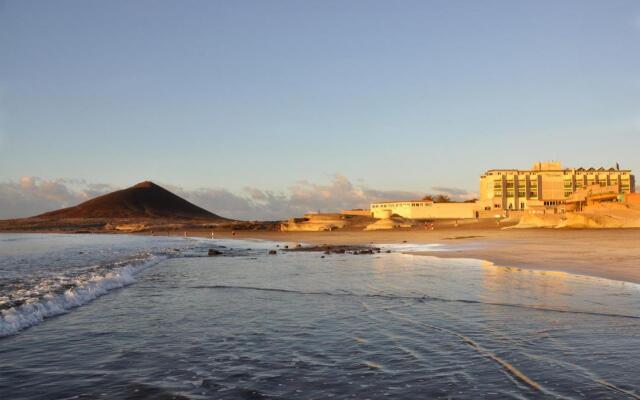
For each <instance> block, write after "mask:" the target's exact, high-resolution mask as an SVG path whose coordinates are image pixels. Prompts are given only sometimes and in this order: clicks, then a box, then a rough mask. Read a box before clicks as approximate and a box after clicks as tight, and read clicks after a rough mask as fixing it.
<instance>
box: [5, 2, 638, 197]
mask: <svg viewBox="0 0 640 400" xmlns="http://www.w3.org/2000/svg"><path fill="white" fill-rule="evenodd" d="M638 148H640V3H639V2H637V1H561V2H558V1H526V2H525V1H470V0H469V1H399V2H389V1H348V2H345V1H226V2H223V1H134V2H131V1H115V0H110V1H64V0H62V1H28V0H26V1H25V0H20V1H18V0H15V1H1V0H0V182H4V183H6V184H14V185H15V184H17V183H19V182H20V179H21V177H25V176H27V177H38V178H39V179H41V180H43V181H47V182H53V181H62V180H64V181H65V182H67V181H69V180H84V181H85V182H89V183H91V184H101V185H112V186H114V187H124V186H128V185H131V184H134V183H136V182H138V181H142V180H146V179H150V180H154V181H157V182H160V183H164V184H168V185H176V186H179V187H181V188H184V190H192V191H193V190H200V189H203V188H216V189H225V190H228V191H230V192H232V193H235V194H238V193H241V192H242V193H244V192H246V188H247V187H249V188H258V189H260V190H271V191H276V192H282V193H285V195H286V194H287V193H289V191H290V190H291V187H292V185H297V184H298V183H297V182H299V181H301V180H306V181H307V182H310V183H311V185H331V184H332V182H334V180H335V174H340V176H344V177H347V178H348V179H349V180H350V181H351V182H352V183H353V184H355V185H357V186H359V187H366V188H375V189H376V190H383V191H407V192H429V191H432V188H433V187H450V188H458V189H461V190H468V191H476V190H477V184H478V176H479V175H480V174H481V173H482V172H483V171H484V170H486V169H488V168H500V167H504V168H507V167H520V168H525V167H528V166H530V164H532V163H533V162H534V161H537V160H547V159H559V160H561V161H563V162H564V164H567V165H569V166H581V165H585V166H590V165H594V166H600V165H605V166H609V165H612V164H614V163H615V162H620V164H621V165H622V166H624V167H628V168H632V169H634V170H636V171H640V161H639V160H638ZM1 199H2V194H1V193H0V202H1V201H2V200H1Z"/></svg>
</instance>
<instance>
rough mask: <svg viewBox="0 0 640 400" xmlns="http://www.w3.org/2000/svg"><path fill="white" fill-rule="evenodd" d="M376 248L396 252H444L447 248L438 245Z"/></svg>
mask: <svg viewBox="0 0 640 400" xmlns="http://www.w3.org/2000/svg"><path fill="white" fill-rule="evenodd" d="M376 246H378V247H380V248H382V249H385V250H392V251H397V252H407V253H409V252H418V251H444V250H447V247H446V246H444V245H442V244H439V243H381V244H377V245H376Z"/></svg>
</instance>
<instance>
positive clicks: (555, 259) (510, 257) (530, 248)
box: [175, 226, 640, 283]
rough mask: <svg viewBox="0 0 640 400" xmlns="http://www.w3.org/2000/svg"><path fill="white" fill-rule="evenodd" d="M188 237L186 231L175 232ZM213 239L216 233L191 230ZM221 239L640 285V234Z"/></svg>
mask: <svg viewBox="0 0 640 400" xmlns="http://www.w3.org/2000/svg"><path fill="white" fill-rule="evenodd" d="M175 234H176V235H178V234H183V233H182V232H180V233H178V232H176V233H175ZM187 234H188V235H190V236H199V237H211V231H190V232H187ZM214 236H215V237H219V238H231V237H233V238H237V239H249V238H253V239H263V240H272V241H280V242H293V243H304V244H328V245H366V244H374V245H377V244H392V243H396V244H397V243H403V242H406V243H411V244H437V245H440V246H434V247H433V248H432V249H433V250H431V248H430V250H429V251H420V250H416V251H413V253H415V254H421V255H426V256H435V257H441V258H473V259H480V260H486V261H490V262H492V263H494V264H496V265H499V266H508V267H518V268H527V269H536V270H546V271H563V272H569V273H572V274H580V275H589V276H596V277H601V278H607V279H612V280H618V281H627V282H634V283H640V229H591V230H587V229H582V230H579V229H571V230H568V229H567V230H564V229H563V230H560V229H500V228H488V227H486V226H483V227H480V228H474V227H468V226H466V227H459V228H454V227H448V228H440V229H436V230H424V231H419V230H409V231H371V232H367V231H333V232H261V231H237V232H235V236H232V233H231V232H214Z"/></svg>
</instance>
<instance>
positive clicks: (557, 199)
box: [479, 162, 635, 210]
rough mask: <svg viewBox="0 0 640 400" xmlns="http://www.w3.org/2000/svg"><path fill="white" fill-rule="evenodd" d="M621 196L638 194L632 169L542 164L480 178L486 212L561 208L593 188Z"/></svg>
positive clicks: (496, 171)
mask: <svg viewBox="0 0 640 400" xmlns="http://www.w3.org/2000/svg"><path fill="white" fill-rule="evenodd" d="M594 186H599V187H603V188H604V187H607V189H608V190H610V191H612V192H615V193H618V194H624V193H633V192H635V178H634V176H633V175H632V174H631V171H630V170H621V169H619V168H609V169H605V168H597V169H596V168H588V169H585V168H562V165H561V164H560V163H559V162H538V163H536V164H535V165H534V166H533V168H532V169H529V170H519V169H492V170H489V171H487V172H485V173H484V174H483V175H482V176H481V177H480V199H479V205H481V206H482V207H483V208H484V210H498V209H501V210H526V209H529V208H556V207H557V208H559V209H562V208H563V206H564V204H565V203H566V202H567V200H568V199H569V198H571V197H572V195H573V194H574V193H576V192H577V191H580V190H582V189H587V188H589V187H594Z"/></svg>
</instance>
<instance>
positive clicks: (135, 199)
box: [32, 181, 226, 221]
mask: <svg viewBox="0 0 640 400" xmlns="http://www.w3.org/2000/svg"><path fill="white" fill-rule="evenodd" d="M32 218H38V219H86V218H104V219H115V218H129V219H133V218H136V219H157V218H166V219H198V220H220V221H222V220H226V218H223V217H220V216H218V215H216V214H213V213H212V212H209V211H207V210H205V209H203V208H200V207H198V206H196V205H195V204H193V203H190V202H188V201H187V200H185V199H183V198H182V197H179V196H176V195H175V194H173V193H171V192H170V191H168V190H166V189H165V188H163V187H161V186H158V185H156V184H155V183H153V182H149V181H146V182H141V183H138V184H137V185H135V186H132V187H130V188H127V189H123V190H118V191H116V192H112V193H108V194H105V195H103V196H100V197H96V198H95V199H91V200H88V201H86V202H84V203H82V204H79V205H77V206H75V207H69V208H63V209H61V210H56V211H51V212H48V213H44V214H41V215H37V216H35V217H32Z"/></svg>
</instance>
